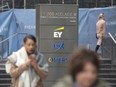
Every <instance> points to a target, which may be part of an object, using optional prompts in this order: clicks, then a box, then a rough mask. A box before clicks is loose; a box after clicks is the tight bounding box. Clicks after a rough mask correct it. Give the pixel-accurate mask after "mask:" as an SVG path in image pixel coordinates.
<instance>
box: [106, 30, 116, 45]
mask: <svg viewBox="0 0 116 87" xmlns="http://www.w3.org/2000/svg"><path fill="white" fill-rule="evenodd" d="M108 34H109V35H110V37H111V39H112V40H113V41H114V43H115V44H116V40H115V39H114V37H113V36H112V34H111V33H110V32H109V33H108Z"/></svg>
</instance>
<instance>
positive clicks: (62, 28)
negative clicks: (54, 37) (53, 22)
mask: <svg viewBox="0 0 116 87" xmlns="http://www.w3.org/2000/svg"><path fill="white" fill-rule="evenodd" d="M62 30H64V27H60V28H57V29H56V30H55V31H62Z"/></svg>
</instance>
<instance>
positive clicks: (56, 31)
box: [54, 27, 64, 38]
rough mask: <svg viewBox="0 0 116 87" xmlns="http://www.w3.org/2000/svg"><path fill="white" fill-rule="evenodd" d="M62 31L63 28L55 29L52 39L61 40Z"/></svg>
mask: <svg viewBox="0 0 116 87" xmlns="http://www.w3.org/2000/svg"><path fill="white" fill-rule="evenodd" d="M63 30H64V27H60V28H57V29H55V31H54V38H61V37H62V34H63V32H62V31H63Z"/></svg>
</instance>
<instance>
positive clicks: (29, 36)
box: [23, 35, 36, 43]
mask: <svg viewBox="0 0 116 87" xmlns="http://www.w3.org/2000/svg"><path fill="white" fill-rule="evenodd" d="M27 39H31V40H33V41H34V42H35V43H36V38H35V36H33V35H27V36H25V38H24V39H23V42H24V43H26V41H27Z"/></svg>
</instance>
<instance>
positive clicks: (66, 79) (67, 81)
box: [52, 75, 111, 87]
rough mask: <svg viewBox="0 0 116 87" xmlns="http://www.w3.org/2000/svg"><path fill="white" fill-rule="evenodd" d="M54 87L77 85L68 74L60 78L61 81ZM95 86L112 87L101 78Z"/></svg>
mask: <svg viewBox="0 0 116 87" xmlns="http://www.w3.org/2000/svg"><path fill="white" fill-rule="evenodd" d="M52 87H75V86H74V83H73V81H72V79H71V76H69V75H67V76H65V77H64V78H62V79H59V81H58V82H57V83H56V84H55V85H53V86H52ZM95 87H111V86H110V85H109V84H108V83H106V82H105V81H101V80H99V81H98V83H97V84H96V85H95Z"/></svg>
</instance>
